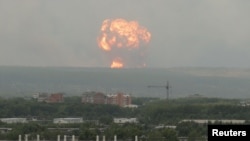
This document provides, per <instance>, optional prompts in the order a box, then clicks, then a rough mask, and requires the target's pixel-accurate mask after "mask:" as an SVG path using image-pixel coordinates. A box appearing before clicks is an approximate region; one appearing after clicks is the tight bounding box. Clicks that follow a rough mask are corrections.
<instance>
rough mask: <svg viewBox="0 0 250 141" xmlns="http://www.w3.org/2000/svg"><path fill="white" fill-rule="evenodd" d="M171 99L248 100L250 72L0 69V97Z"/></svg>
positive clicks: (213, 69) (174, 69)
mask: <svg viewBox="0 0 250 141" xmlns="http://www.w3.org/2000/svg"><path fill="white" fill-rule="evenodd" d="M167 81H169V83H170V85H171V90H170V92H171V93H170V98H176V97H186V96H189V95H193V94H199V95H202V96H206V97H222V98H250V69H228V68H169V69H150V68H147V69H109V68H63V67H6V66H1V67H0V95H1V96H3V97H10V96H32V95H33V94H34V93H37V92H49V93H53V92H64V93H65V95H66V96H71V95H81V94H82V93H83V92H86V91H101V92H104V93H114V92H117V91H121V92H126V93H130V94H131V95H132V96H138V97H161V98H164V97H165V96H166V89H165V88H164V87H162V88H161V87H159V88H148V87H147V86H148V85H161V86H165V85H166V82H167Z"/></svg>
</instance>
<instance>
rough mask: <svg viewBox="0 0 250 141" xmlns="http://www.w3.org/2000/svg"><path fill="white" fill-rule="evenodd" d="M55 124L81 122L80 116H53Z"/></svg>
mask: <svg viewBox="0 0 250 141" xmlns="http://www.w3.org/2000/svg"><path fill="white" fill-rule="evenodd" d="M53 123H55V124H71V123H72V124H74V123H83V119H82V118H55V119H54V120H53Z"/></svg>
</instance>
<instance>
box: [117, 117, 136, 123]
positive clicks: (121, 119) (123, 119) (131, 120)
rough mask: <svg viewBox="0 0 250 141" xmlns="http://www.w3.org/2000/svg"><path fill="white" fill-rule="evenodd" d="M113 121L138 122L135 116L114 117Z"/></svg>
mask: <svg viewBox="0 0 250 141" xmlns="http://www.w3.org/2000/svg"><path fill="white" fill-rule="evenodd" d="M113 121H114V123H117V124H124V123H138V121H137V118H114V120H113Z"/></svg>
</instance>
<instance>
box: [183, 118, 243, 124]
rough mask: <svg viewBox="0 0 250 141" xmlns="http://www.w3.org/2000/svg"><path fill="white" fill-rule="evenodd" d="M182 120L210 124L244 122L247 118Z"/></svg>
mask: <svg viewBox="0 0 250 141" xmlns="http://www.w3.org/2000/svg"><path fill="white" fill-rule="evenodd" d="M180 122H195V123H198V124H208V123H225V124H244V123H245V120H237V119H221V120H213V119H184V120H182V121H180Z"/></svg>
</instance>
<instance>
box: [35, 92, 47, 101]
mask: <svg viewBox="0 0 250 141" xmlns="http://www.w3.org/2000/svg"><path fill="white" fill-rule="evenodd" d="M48 97H49V94H48V93H36V94H34V95H33V98H34V99H36V100H37V101H38V102H46V101H47V99H48Z"/></svg>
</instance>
